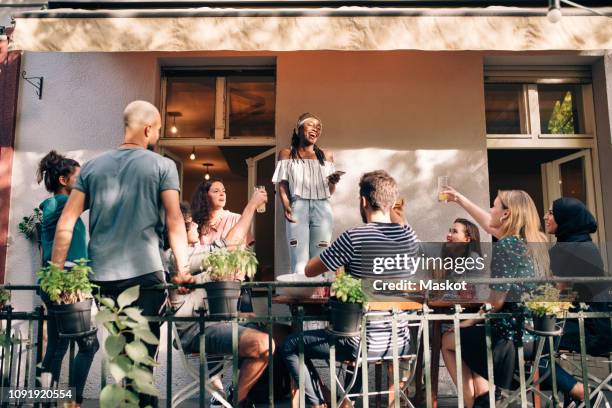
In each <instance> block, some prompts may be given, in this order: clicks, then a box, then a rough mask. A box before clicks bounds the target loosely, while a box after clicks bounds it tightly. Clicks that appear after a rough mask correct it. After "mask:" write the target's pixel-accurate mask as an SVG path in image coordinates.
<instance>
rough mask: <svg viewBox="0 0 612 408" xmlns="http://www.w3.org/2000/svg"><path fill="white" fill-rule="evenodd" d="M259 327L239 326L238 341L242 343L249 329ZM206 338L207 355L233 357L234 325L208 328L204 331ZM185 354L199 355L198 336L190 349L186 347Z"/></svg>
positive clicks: (248, 324)
mask: <svg viewBox="0 0 612 408" xmlns="http://www.w3.org/2000/svg"><path fill="white" fill-rule="evenodd" d="M258 327H259V326H258V325H256V324H252V323H247V324H246V325H242V324H239V325H238V341H240V336H242V333H244V331H245V330H247V329H254V330H257V329H258ZM204 334H205V337H204V342H205V346H206V354H224V355H227V354H229V355H231V354H232V352H233V348H232V324H231V323H227V322H223V323H216V324H211V325H210V326H207V327H206V329H205V331H204ZM185 352H187V353H199V352H200V337H199V336H196V337H195V338H194V339H193V340H192V341H191V343H190V344H189V346H188V347H186V349H185Z"/></svg>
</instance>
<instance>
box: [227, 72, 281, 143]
mask: <svg viewBox="0 0 612 408" xmlns="http://www.w3.org/2000/svg"><path fill="white" fill-rule="evenodd" d="M227 90H228V95H229V124H228V126H229V131H228V135H229V137H240V136H261V137H264V136H268V137H272V136H274V102H275V92H274V77H229V78H228V79H227Z"/></svg>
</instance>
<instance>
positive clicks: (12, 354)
mask: <svg viewBox="0 0 612 408" xmlns="http://www.w3.org/2000/svg"><path fill="white" fill-rule="evenodd" d="M465 280H466V282H469V283H475V284H491V283H496V284H499V283H520V284H525V283H529V282H533V283H538V282H543V281H544V280H543V279H537V278H528V279H513V278H500V279H490V278H482V279H465ZM546 282H547V283H555V282H572V283H587V282H601V283H612V277H600V278H555V279H554V280H546ZM325 285H329V283H325V282H313V283H280V282H248V283H243V286H244V287H250V288H257V289H258V293H259V294H260V295H262V294H263V297H265V298H266V313H265V314H263V315H261V314H260V315H258V316H254V317H235V318H232V319H219V318H211V317H208V316H206V315H205V314H204V313H203V314H202V315H201V316H193V317H175V316H173V315H172V314H166V315H164V316H159V317H155V318H148V319H149V320H150V321H161V322H165V323H168V324H166V327H165V330H166V331H167V336H168V337H167V338H168V339H173V338H174V336H173V330H172V326H173V325H172V323H173V322H177V321H180V322H183V321H193V322H198V323H199V326H200V344H201V345H203V344H204V340H205V337H204V336H205V334H204V328H205V327H206V326H207V325H208V324H210V323H213V322H218V321H230V322H231V323H232V327H233V343H232V344H233V354H232V358H233V364H232V386H233V387H234V393H233V395H234V396H237V394H238V393H237V389H236V388H237V383H238V369H239V367H238V347H237V345H238V324H241V323H248V322H258V323H259V322H261V323H266V324H267V333H268V335H269V339H270V340H269V345H268V346H269V350H270V349H271V348H272V333H273V323H289V324H292V325H293V326H294V327H295V328H296V329H297V331H298V333H301V332H303V323H304V322H309V321H324V322H325V321H328V319H329V316H328V315H327V314H326V313H323V314H320V315H307V314H306V313H305V310H304V307H303V306H299V305H298V306H296V308H294V312H295V313H294V314H278V313H277V314H274V313H273V309H272V305H273V300H274V294H275V291H276V289H277V288H280V287H314V286H316V287H319V286H325ZM184 286H187V287H190V288H200V287H202V286H203V285H196V284H190V285H184ZM0 287H3V288H4V289H6V290H9V291H12V292H13V291H35V290H37V289H38V286H37V285H5V286H0ZM161 287H163V288H165V289H175V288H176V287H177V286H176V285H170V284H167V285H163V286H159V287H155V288H141V290H150V289H160V288H161ZM428 303H429V302H428V301H427V300H425V301H423V304H422V307H421V308H420V310H418V311H415V312H412V313H409V314H407V315H406V314H400V313H399V312H400V310H393V318H392V333H393V336H394V339H397V337H396V336H397V327H398V322H401V321H402V320H408V321H410V322H413V323H417V325H418V326H420V331H419V332H420V334H421V339H420V344H421V345H427V346H426V347H421V348H420V351H419V352H418V358H419V359H420V360H421V363H420V364H419V366H420V367H421V368H422V378H423V379H424V386H425V396H424V398H425V402H426V405H427V407H432V406H433V401H432V372H431V350H430V347H429V344H430V340H431V336H432V332H431V328H430V323H432V322H440V321H444V322H449V323H452V324H453V327H454V330H455V336H454V338H455V350H456V362H457V364H458V366H460V365H461V345H460V336H459V333H460V330H461V328H460V326H459V324H460V322H461V321H463V320H466V319H475V318H482V317H483V316H482V315H479V314H478V313H466V312H464V309H463V308H462V307H461V306H460V305H459V304H457V305H455V306H453V307H452V308H451V309H452V310H450V311H449V310H448V309H447V311H445V312H442V313H440V312H438V311H436V310H432V309H431V308H430V307H429V306H428ZM483 308H485V310H490V307H489V306H488V305H486V304H485V305H484V306H483ZM508 317H515V318H516V321H517V322H518V324H517V326H516V330H518V331H521V330H523V325H522V322H523V321H524V319H525V315H524V314H515V315H513V316H512V315H509V314H508V313H490V312H487V313H485V315H484V325H485V333H486V344H487V348H486V353H487V364H488V372H489V378H493V358H492V348H491V344H492V342H491V335H492V330H491V325H492V323H493V321H495V320H496V319H501V318H508ZM47 318H48V317H47V315H46V314H45V312H44V309H43V307H42V306H40V307H37V308H35V309H34V310H33V311H31V312H22V311H15V310H14V309H13V307H11V306H10V305H7V306H5V307H4V309H2V311H0V324H1V325H2V328H3V329H4V331H3V332H2V333H1V335H2V336H3V341H2V342H1V343H2V344H1V345H0V373H1V375H2V377H1V383H0V386H1V387H2V389H3V390H4V391H6V390H7V389H8V388H15V389H28V388H33V387H37V386H39V385H38V383H37V380H36V378H35V377H37V375H38V372H37V371H38V369H37V367H38V365H39V363H40V362H41V361H42V356H43V322H44V321H45V320H47ZM377 318H379V317H375V316H369V315H365V316H364V318H363V322H362V330H363V331H362V338H365V336H364V334H365V326H366V325H365V322H366V321H367V320H369V319H377ZM594 318H608V319H611V322H612V313H610V312H590V311H588V310H586V308H585V306H584V304H582V308H581V309H580V310H579V311H578V312H574V313H567V315H566V316H565V319H566V320H567V319H576V321H577V322H578V325H579V330H580V345H581V350H580V353H579V354H580V370H581V372H580V379H581V381H583V383H584V384H589V383H590V382H589V375H590V374H589V368H588V364H587V360H588V358H589V357H588V356H587V353H586V342H585V321H587V320H588V319H594ZM17 321H24V322H27V324H26V325H25V326H26V327H27V329H26V330H22V329H20V330H13V329H10V330H7V328H12V327H13V324H14V323H15V322H17ZM99 329H100V331H101V332H102V336H105V335H106V332H105V329H104V328H103V327H99ZM517 337H518V338H520V337H521V336H517ZM548 340H549V341H550V342H549V346H551V347H552V346H553V341H552V338H549V339H548ZM177 341H178V339H177ZM516 345H517V352H518V361H519V367H518V369H519V384H520V386H519V389H518V395H519V396H520V401H521V406H527V391H528V387H529V379H528V378H526V373H525V354H524V350H523V345H522V343H521V341H520V340H519V341H517V342H516ZM278 346H280V345H277V349H278ZM393 346H394V347H393V348H394V350H393V358H392V359H390V360H389V361H390V363H391V364H392V368H393V370H392V371H393V375H392V378H393V385H394V388H393V389H394V393H395V398H394V404H395V407H397V408H399V407H400V404H401V401H400V395H399V390H400V388H399V386H400V375H399V358H398V350H397V341H394V342H393ZM543 348H544V342H542V344H541V345H539V347H538V350H537V353H536V355H537V356H539V355H541V354H542V352H543ZM201 349H203V347H201ZM552 349H554V347H552ZM74 351H75V350H74V342H71V347H70V358H71V359H72V358H74ZM361 351H362V356H363V357H364V358H362V359H361V361H360V364H361V370H362V374H361V376H362V379H363V380H364V381H363V384H362V387H363V389H362V392H361V394H362V396H361V398H362V399H363V405H362V406H369V405H368V403H369V398H370V396H371V395H373V394H375V392H373V393H370V392H369V391H368V382H369V381H368V380H369V374H368V363H367V350H366V348H365V347H363V348H362V349H361ZM173 353H176V350H174V347H173V346H172V343H171V341H170V340H169V341H168V344H167V354H166V361H165V362H163V361H159V363H160V365H159V367H157V368H156V370H165V371H166V406H168V407H171V396H172V395H173V386H174V384H173V376H172V372H173V370H174V367H173ZM299 361H300V365H301V367H304V366H303V361H304V355H303V347H300V350H299ZM207 362H208V361H207V356H206V353H204V354H201V355H200V357H199V373H200V379H199V381H200V387H199V389H200V392H199V406H201V407H207V406H208V405H209V396H210V395H208V392H207V391H206V387H205V386H204V385H205V380H206V378H207V370H208V364H207ZM268 363H269V364H268V368H267V370H268V375H269V377H268V378H269V379H273V378H274V375H273V374H274V373H273V370H274V364H273V355H272V353H269V361H268ZM336 363H337V362H336V360H335V347H334V346H333V344H332V345H331V352H330V361H329V368H330V372H335V367H336ZM550 364H551V370H550V375H551V377H552V384H553V398H554V399H553V402H556V398H557V396H556V379H555V370H554V365H555V359H554V358H551V359H550ZM101 369H102V376H101V387H102V388H103V387H104V386H105V385H106V381H107V377H108V376H107V372H106V371H107V367H106V364H105V363H104V360H103V363H102V368H101ZM302 370H303V368H302ZM610 370H612V367H610ZM458 371H459V372H458V375H457V377H458V378H457V382H458V384H457V390H458V392H457V406H458V407H462V406H463V395H462V378H461V370H458ZM69 377H70V378H69V384H73V381H72V380H73V379H72V373H70V374H69ZM330 378H331V379H330V384H329V388H330V391H331V396H332V398H331V407H332V408H336V405H337V401H336V398H338V397H339V396H341V395H342V393H339V392H338V389H337V384H336V383H335V381H334V376H333V375H331V376H330ZM268 384H269V387H268V405H269V406H270V407H274V406H275V403H277V402H278V401H275V400H274V381H268ZM298 386H299V391H300V393H299V395H300V401H299V406H300V407H304V406H305V400H304V392H303V390H304V382H303V380H302V379H301V378H300V380H299V381H298ZM493 387H494V385H493V381H489V393H490V396H491V398H493V395H494V388H493ZM585 389H587V387H585ZM607 389H608V390H609V391H610V390H612V389H611V388H610V387H609V386H608V387H607ZM377 391H380V390H377ZM418 391H419V390H417V392H418ZM3 397H4V398H6V396H3ZM518 398H519V397H517V399H518ZM2 401H3V402H2V406H6V403H5V401H6V399H4V400H2ZM235 402H236V401H234V402H233V403H234V405H235ZM11 404H13V403H12V402H11ZM15 405H18V402H15ZM585 406H586V407H590V403H589V401H588V399H587V400H586V401H585Z"/></svg>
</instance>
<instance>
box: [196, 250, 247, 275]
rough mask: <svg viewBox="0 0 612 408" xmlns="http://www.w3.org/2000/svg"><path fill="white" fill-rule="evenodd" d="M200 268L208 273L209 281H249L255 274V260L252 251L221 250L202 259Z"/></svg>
mask: <svg viewBox="0 0 612 408" xmlns="http://www.w3.org/2000/svg"><path fill="white" fill-rule="evenodd" d="M202 268H203V269H204V270H205V271H207V272H208V275H209V277H210V280H211V281H217V282H218V281H234V280H242V279H244V276H247V277H248V278H249V279H251V278H253V276H255V273H256V272H257V258H256V257H255V254H254V253H253V251H250V250H248V249H245V248H236V249H228V248H223V249H219V250H216V251H213V252H211V253H210V254H208V255H207V256H206V257H205V258H204V259H202Z"/></svg>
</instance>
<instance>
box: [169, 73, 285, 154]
mask: <svg viewBox="0 0 612 408" xmlns="http://www.w3.org/2000/svg"><path fill="white" fill-rule="evenodd" d="M163 79H164V81H163V83H164V92H165V105H164V134H163V138H165V139H175V138H188V139H211V140H216V141H223V140H226V139H239V140H247V139H250V140H254V139H260V140H263V139H269V140H270V141H271V144H273V139H274V129H275V123H274V118H275V101H276V87H275V75H274V70H273V69H241V70H231V71H229V70H227V71H225V70H220V71H219V70H215V71H211V70H201V71H193V70H190V71H182V70H168V71H166V72H164V76H163ZM194 143H197V141H194Z"/></svg>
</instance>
